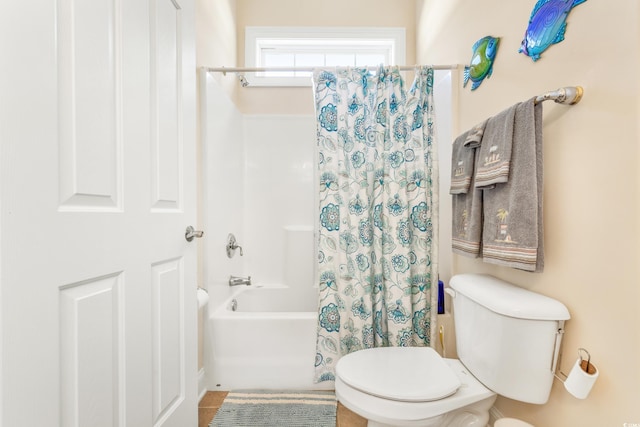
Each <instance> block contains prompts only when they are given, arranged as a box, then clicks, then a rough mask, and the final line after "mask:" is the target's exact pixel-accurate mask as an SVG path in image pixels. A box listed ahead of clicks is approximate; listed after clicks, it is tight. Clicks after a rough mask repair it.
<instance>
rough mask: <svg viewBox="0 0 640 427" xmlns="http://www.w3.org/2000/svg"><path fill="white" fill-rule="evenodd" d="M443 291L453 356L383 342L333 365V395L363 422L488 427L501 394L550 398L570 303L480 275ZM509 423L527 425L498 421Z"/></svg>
mask: <svg viewBox="0 0 640 427" xmlns="http://www.w3.org/2000/svg"><path fill="white" fill-rule="evenodd" d="M448 291H449V293H450V294H451V295H452V300H453V308H454V311H453V315H454V322H455V326H456V345H457V350H458V357H459V358H458V359H446V358H442V357H441V356H440V355H439V354H438V353H437V352H436V351H435V350H433V349H432V348H429V347H381V348H371V349H365V350H360V351H356V352H354V353H350V354H348V355H346V356H343V357H342V358H341V359H340V360H339V361H338V363H337V364H336V382H335V391H336V396H337V398H338V401H340V403H342V404H343V405H344V406H346V407H347V408H349V409H350V410H351V411H353V412H355V413H357V414H358V415H360V416H362V417H364V418H366V419H367V420H368V424H367V425H368V427H392V426H393V427H431V426H434V427H435V426H442V427H445V426H447V427H448V426H451V427H455V426H460V427H462V426H464V427H486V426H487V423H488V422H489V410H490V409H491V407H492V406H493V403H494V401H495V400H496V397H497V396H498V395H501V396H505V397H508V398H510V399H514V400H518V401H521V402H527V403H534V404H544V403H546V402H547V400H548V399H549V393H550V392H551V385H552V383H553V374H554V371H555V367H556V363H557V358H558V352H559V349H560V344H561V340H562V334H563V332H564V331H563V328H564V321H565V320H567V319H569V318H570V316H569V311H568V310H567V308H566V307H565V306H564V305H563V304H562V303H560V302H559V301H556V300H554V299H552V298H549V297H546V296H544V295H540V294H537V293H535V292H531V291H528V290H526V289H523V288H520V287H518V286H514V285H512V284H510V283H507V282H505V281H502V280H500V279H497V278H495V277H492V276H489V275H484V274H461V275H457V276H454V277H453V278H452V279H451V281H450V289H449V290H448ZM499 422H502V424H498V423H499ZM518 422H519V423H520V424H517V423H518ZM512 425H515V426H518V427H524V426H528V424H526V423H524V424H523V422H522V421H517V420H513V419H501V420H498V422H497V423H496V426H498V427H500V426H502V427H508V426H512Z"/></svg>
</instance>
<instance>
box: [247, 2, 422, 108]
mask: <svg viewBox="0 0 640 427" xmlns="http://www.w3.org/2000/svg"><path fill="white" fill-rule="evenodd" d="M236 1H237V30H238V34H237V37H238V64H239V65H244V29H245V27H247V26H289V27H305V26H316V27H320V26H327V27H329V26H332V27H402V28H405V29H406V38H407V57H406V60H407V63H408V64H413V63H414V62H415V39H416V37H415V25H416V20H415V7H414V1H413V0H401V1H399V2H397V3H398V4H399V5H402V6H404V7H397V6H396V3H395V2H394V3H389V1H387V0H348V1H344V0H325V1H322V2H320V3H318V2H312V1H311V0H268V1H265V0H236ZM238 107H239V108H240V110H241V111H242V112H243V113H248V114H263V113H266V114H311V113H313V96H312V91H311V89H310V88H309V87H299V88H258V87H247V88H244V89H242V90H241V91H240V92H239V94H238Z"/></svg>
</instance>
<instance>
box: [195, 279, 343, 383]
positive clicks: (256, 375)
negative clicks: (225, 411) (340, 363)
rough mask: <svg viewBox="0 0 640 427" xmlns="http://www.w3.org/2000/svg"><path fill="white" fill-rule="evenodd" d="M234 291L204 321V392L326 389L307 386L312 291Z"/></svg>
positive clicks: (313, 330)
mask: <svg viewBox="0 0 640 427" xmlns="http://www.w3.org/2000/svg"><path fill="white" fill-rule="evenodd" d="M238 288H239V289H237V290H236V291H234V292H233V293H232V295H230V296H229V297H228V298H227V299H226V300H225V301H223V302H222V303H221V304H220V305H219V306H218V307H217V308H215V309H214V310H213V311H212V312H211V315H210V318H209V323H208V331H209V332H208V333H209V335H208V338H209V340H208V341H209V343H212V344H210V347H209V348H208V352H209V355H208V356H209V357H208V363H207V378H208V388H209V390H237V389H248V388H253V389H255V388H265V389H283V388H287V389H299V390H303V389H306V390H312V389H325V390H329V389H332V388H333V384H332V383H324V384H314V382H313V374H314V369H313V362H314V360H315V334H316V326H317V320H316V319H317V314H316V307H317V290H315V289H314V288H311V287H304V288H298V289H295V288H290V287H285V286H264V287H260V286H256V287H238ZM234 299H235V300H236V301H237V310H236V311H231V302H232V300H234Z"/></svg>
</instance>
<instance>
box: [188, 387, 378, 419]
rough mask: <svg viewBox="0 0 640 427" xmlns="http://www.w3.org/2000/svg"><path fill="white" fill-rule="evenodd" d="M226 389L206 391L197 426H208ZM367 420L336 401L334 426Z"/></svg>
mask: <svg viewBox="0 0 640 427" xmlns="http://www.w3.org/2000/svg"><path fill="white" fill-rule="evenodd" d="M226 395H227V392H226V391H208V392H207V394H205V395H204V397H203V398H202V400H201V401H200V404H199V405H198V427H208V425H209V423H210V422H211V420H212V419H213V416H214V415H215V414H216V412H217V411H218V408H220V406H221V405H222V401H223V400H224V397H225V396H226ZM366 425H367V420H365V419H364V418H362V417H361V416H359V415H357V414H354V413H353V412H351V411H350V410H348V409H347V408H345V407H344V406H342V405H341V404H340V402H338V412H337V417H336V427H366Z"/></svg>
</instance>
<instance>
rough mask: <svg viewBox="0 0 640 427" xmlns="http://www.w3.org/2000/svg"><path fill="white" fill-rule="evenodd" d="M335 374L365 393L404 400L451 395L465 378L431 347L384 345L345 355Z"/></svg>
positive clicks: (425, 399) (414, 400)
mask: <svg viewBox="0 0 640 427" xmlns="http://www.w3.org/2000/svg"><path fill="white" fill-rule="evenodd" d="M336 375H337V376H338V377H340V379H341V380H342V381H343V382H344V383H346V384H348V385H349V386H351V387H353V388H355V389H358V390H360V391H362V392H364V393H367V394H370V395H373V396H378V397H382V398H385V399H391V400H399V401H403V402H429V401H433V400H439V399H442V398H444V397H447V396H450V395H452V394H453V393H455V392H456V390H458V388H459V387H460V386H461V385H462V382H461V381H460V379H459V378H458V376H457V375H456V374H455V373H454V372H453V370H452V369H451V368H450V367H449V366H448V365H447V364H446V363H445V362H444V360H443V359H442V357H440V355H439V354H438V353H437V352H436V351H435V350H434V349H433V348H430V347H382V348H370V349H366V350H360V351H356V352H354V353H351V354H348V355H346V356H344V357H342V358H341V359H340V361H339V363H338V365H337V366H336Z"/></svg>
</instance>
